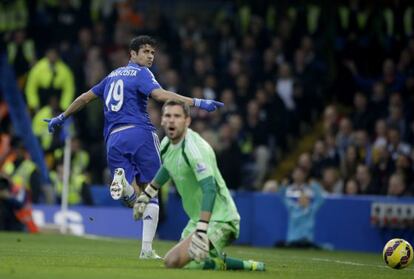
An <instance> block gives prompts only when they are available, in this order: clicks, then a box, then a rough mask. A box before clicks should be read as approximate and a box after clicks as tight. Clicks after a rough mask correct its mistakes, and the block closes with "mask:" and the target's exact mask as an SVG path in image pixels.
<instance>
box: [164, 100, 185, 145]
mask: <svg viewBox="0 0 414 279" xmlns="http://www.w3.org/2000/svg"><path fill="white" fill-rule="evenodd" d="M190 122H191V120H190V117H186V116H185V114H184V110H183V108H182V107H181V106H178V105H172V106H166V107H164V112H163V114H162V120H161V125H162V126H163V128H164V131H165V134H166V135H167V137H168V138H169V139H170V140H171V141H172V142H173V143H178V142H179V141H180V140H181V139H182V138H183V136H185V132H186V131H187V128H188V126H190Z"/></svg>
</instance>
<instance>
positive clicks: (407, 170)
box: [395, 154, 414, 188]
mask: <svg viewBox="0 0 414 279" xmlns="http://www.w3.org/2000/svg"><path fill="white" fill-rule="evenodd" d="M395 173H396V174H399V175H401V176H402V177H403V179H404V182H405V185H407V188H411V187H410V186H412V185H413V182H414V173H413V166H412V162H411V160H410V157H409V156H407V155H403V154H400V155H398V157H397V160H396V161H395Z"/></svg>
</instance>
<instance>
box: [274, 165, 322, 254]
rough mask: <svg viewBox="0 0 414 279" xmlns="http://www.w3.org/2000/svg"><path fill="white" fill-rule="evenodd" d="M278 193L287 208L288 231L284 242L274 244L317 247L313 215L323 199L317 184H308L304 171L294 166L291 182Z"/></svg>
mask: <svg viewBox="0 0 414 279" xmlns="http://www.w3.org/2000/svg"><path fill="white" fill-rule="evenodd" d="M280 195H281V197H282V199H283V202H284V204H285V206H286V208H287V210H288V231H287V239H286V242H281V243H277V244H276V245H277V246H286V247H299V248H311V247H318V246H317V245H316V244H315V243H314V227H315V215H316V213H317V212H318V210H319V208H320V206H321V205H322V204H323V201H324V197H323V195H322V189H321V187H320V186H319V184H316V183H312V184H309V183H308V182H307V181H306V174H305V172H304V171H303V170H302V169H301V168H299V167H296V168H295V169H294V171H293V174H292V183H291V184H289V185H288V186H287V187H286V186H285V187H282V188H281V190H280Z"/></svg>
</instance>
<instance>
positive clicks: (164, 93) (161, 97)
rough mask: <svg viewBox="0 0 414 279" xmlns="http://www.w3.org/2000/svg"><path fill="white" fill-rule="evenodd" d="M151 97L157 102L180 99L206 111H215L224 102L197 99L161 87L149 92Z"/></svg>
mask: <svg viewBox="0 0 414 279" xmlns="http://www.w3.org/2000/svg"><path fill="white" fill-rule="evenodd" d="M151 96H152V98H154V99H155V100H157V101H158V102H165V101H167V100H177V101H182V102H184V103H186V104H188V105H189V106H194V107H197V108H200V109H203V110H206V111H209V112H211V111H215V110H216V109H218V108H219V107H222V106H223V105H224V104H223V103H222V102H218V101H214V100H205V99H197V98H189V97H185V96H182V95H179V94H177V93H174V92H171V91H168V90H165V89H162V88H156V89H154V90H153V91H152V92H151Z"/></svg>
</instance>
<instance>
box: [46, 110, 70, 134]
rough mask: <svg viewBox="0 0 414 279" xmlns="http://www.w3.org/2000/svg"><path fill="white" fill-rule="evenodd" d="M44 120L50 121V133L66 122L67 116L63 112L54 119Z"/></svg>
mask: <svg viewBox="0 0 414 279" xmlns="http://www.w3.org/2000/svg"><path fill="white" fill-rule="evenodd" d="M43 121H45V122H47V123H49V124H48V129H49V133H53V132H54V131H55V129H56V128H57V127H60V126H62V124H63V122H65V116H64V115H63V113H61V114H59V115H58V116H56V117H53V118H52V119H43Z"/></svg>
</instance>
